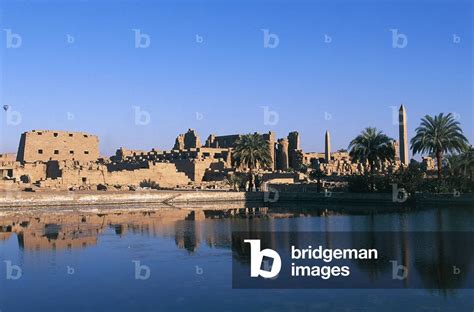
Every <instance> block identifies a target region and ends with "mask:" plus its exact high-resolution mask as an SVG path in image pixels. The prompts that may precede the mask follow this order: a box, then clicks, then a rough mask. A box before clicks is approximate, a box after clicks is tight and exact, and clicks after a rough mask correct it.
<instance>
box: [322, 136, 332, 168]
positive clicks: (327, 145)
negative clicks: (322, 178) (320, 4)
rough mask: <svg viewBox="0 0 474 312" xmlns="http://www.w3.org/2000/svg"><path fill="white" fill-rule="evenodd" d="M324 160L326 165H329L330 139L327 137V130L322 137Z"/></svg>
mask: <svg viewBox="0 0 474 312" xmlns="http://www.w3.org/2000/svg"><path fill="white" fill-rule="evenodd" d="M324 158H325V160H326V163H329V161H330V160H331V137H330V136H329V131H327V130H326V135H325V137H324Z"/></svg>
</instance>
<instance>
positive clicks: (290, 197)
mask: <svg viewBox="0 0 474 312" xmlns="http://www.w3.org/2000/svg"><path fill="white" fill-rule="evenodd" d="M2 193H3V194H2ZM2 193H0V195H3V196H0V210H2V209H5V208H28V207H52V206H55V207H63V206H68V207H71V206H91V205H143V204H161V205H169V206H173V205H183V204H184V205H186V204H205V203H207V204H224V203H236V204H238V203H240V204H241V203H263V204H268V205H272V204H276V203H282V202H314V203H322V204H326V203H327V204H332V203H335V204H342V203H344V204H364V205H390V206H400V207H401V206H407V205H409V206H412V205H419V204H428V205H437V204H442V205H455V206H458V205H463V206H464V205H470V206H473V207H474V194H422V193H419V194H418V193H417V194H415V196H412V197H411V198H408V199H405V200H404V199H403V198H402V199H396V198H395V199H394V198H393V196H392V194H385V193H342V192H340V193H336V192H327V193H314V192H234V191H218V190H199V191H192V190H189V191H187V190H186V191H182V190H177V191H171V190H170V191H165V190H159V191H151V190H147V191H135V192H130V191H49V190H48V191H39V192H20V191H13V192H2Z"/></svg>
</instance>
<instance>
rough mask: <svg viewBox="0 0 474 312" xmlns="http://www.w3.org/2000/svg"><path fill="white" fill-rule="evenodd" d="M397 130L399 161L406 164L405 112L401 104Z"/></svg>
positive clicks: (406, 136)
mask: <svg viewBox="0 0 474 312" xmlns="http://www.w3.org/2000/svg"><path fill="white" fill-rule="evenodd" d="M398 130H399V144H400V161H401V162H402V164H404V165H408V132H407V112H406V110H405V106H403V105H401V106H400V110H399V111H398Z"/></svg>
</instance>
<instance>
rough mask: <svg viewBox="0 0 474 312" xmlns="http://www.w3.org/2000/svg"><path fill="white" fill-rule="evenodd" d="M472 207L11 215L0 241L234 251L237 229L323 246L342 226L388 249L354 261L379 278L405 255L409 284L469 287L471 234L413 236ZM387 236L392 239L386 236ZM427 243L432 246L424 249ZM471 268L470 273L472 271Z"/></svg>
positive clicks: (466, 214) (456, 224)
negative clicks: (310, 239) (144, 243)
mask: <svg viewBox="0 0 474 312" xmlns="http://www.w3.org/2000/svg"><path fill="white" fill-rule="evenodd" d="M471 214H472V212H471V211H470V210H469V209H468V208H456V209H455V210H453V209H451V210H450V209H425V210H419V209H418V210H415V211H409V210H407V211H389V210H381V209H374V208H370V207H369V208H360V207H358V208H355V209H349V208H347V207H345V208H344V209H340V208H339V207H336V208H334V209H330V208H328V207H318V206H311V205H307V206H301V205H300V206H298V207H248V208H232V209H226V208H214V209H199V208H196V209H190V208H182V209H180V208H162V209H159V210H153V211H127V212H114V213H87V212H85V213H51V212H48V213H43V214H36V215H35V216H26V215H12V216H4V217H2V218H1V219H0V240H4V241H7V240H11V239H15V236H16V238H17V240H18V247H19V248H20V250H21V251H22V252H23V253H24V255H25V257H28V254H30V253H36V252H41V251H48V250H63V249H79V248H87V247H89V246H97V245H98V244H99V245H100V243H98V242H99V240H98V238H99V237H100V236H101V235H103V234H104V232H106V231H109V230H110V231H113V233H115V235H116V236H117V237H119V238H122V237H125V236H127V235H129V233H130V234H138V235H141V236H146V237H163V238H168V239H170V240H172V241H174V243H175V245H176V247H177V248H179V249H182V250H185V251H186V252H187V253H188V254H194V253H196V252H197V251H198V250H199V249H200V248H201V246H202V244H205V245H206V246H208V247H210V248H225V249H231V246H232V232H233V231H242V232H246V233H258V232H262V231H283V232H288V233H287V235H286V236H278V237H277V236H272V234H269V235H270V236H269V242H270V243H269V245H270V246H289V245H290V243H295V242H296V243H297V242H302V241H304V239H305V237H304V235H301V234H299V232H304V231H320V232H323V233H324V235H323V244H324V245H325V246H326V247H327V248H332V247H333V246H334V245H336V242H339V243H340V241H339V240H340V239H339V238H338V237H339V236H338V235H337V233H338V232H340V231H350V232H353V233H354V235H352V237H351V238H350V240H349V241H348V242H347V244H348V245H349V246H351V247H352V248H376V249H378V250H379V251H380V254H381V255H383V257H382V259H379V260H374V261H355V263H356V265H357V268H358V270H359V271H360V272H362V273H363V274H364V276H366V277H367V278H368V279H369V280H371V281H377V280H378V279H379V276H380V275H381V274H383V273H387V272H390V271H391V270H392V267H391V266H390V262H389V260H390V259H401V263H400V264H402V265H404V266H406V267H408V271H407V273H408V278H407V279H406V280H404V281H403V283H404V286H405V287H410V286H413V285H414V284H417V283H418V282H419V283H421V284H422V287H424V288H437V289H453V288H454V289H455V288H461V287H465V282H466V279H467V278H469V276H470V277H471V278H472V272H470V271H472V267H471V266H472V264H473V261H474V255H473V251H472V247H474V246H473V245H472V237H469V236H466V237H465V238H466V239H459V236H455V237H456V240H452V239H450V236H443V235H440V234H438V233H436V232H433V235H435V236H436V237H434V238H433V237H430V236H429V235H420V236H419V237H413V235H409V234H408V232H409V231H428V232H432V231H473V230H474V226H473V221H472V218H471ZM380 231H398V233H399V235H393V236H384V235H379V234H378V232H380ZM387 237H388V238H389V239H387ZM238 244H239V242H238V241H237V242H236V241H235V240H234V257H237V258H239V259H240V260H242V261H243V262H246V261H248V248H247V247H246V246H244V245H241V246H239V245H238ZM420 246H425V247H426V246H429V248H420ZM453 265H456V266H457V267H459V268H462V269H463V273H465V274H464V275H463V277H462V278H458V277H456V276H454V277H453V274H452V266H453ZM469 272H470V274H471V275H468V273H469Z"/></svg>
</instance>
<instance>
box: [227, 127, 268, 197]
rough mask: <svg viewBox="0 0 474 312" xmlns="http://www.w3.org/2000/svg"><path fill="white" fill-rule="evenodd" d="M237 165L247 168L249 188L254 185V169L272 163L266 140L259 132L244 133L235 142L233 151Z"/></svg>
mask: <svg viewBox="0 0 474 312" xmlns="http://www.w3.org/2000/svg"><path fill="white" fill-rule="evenodd" d="M233 156H234V159H235V162H236V164H237V166H241V165H243V166H244V167H247V168H248V169H249V174H250V182H249V183H250V188H252V187H253V186H254V181H255V177H254V170H255V169H258V168H264V167H269V166H270V165H271V163H272V158H271V155H270V148H269V144H268V141H267V140H265V139H264V138H263V137H262V136H261V135H260V134H258V133H254V134H245V135H243V136H241V137H240V138H238V139H237V141H236V142H235V149H234V153H233Z"/></svg>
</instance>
